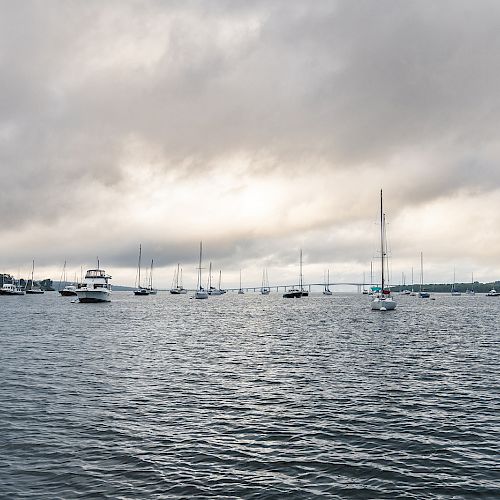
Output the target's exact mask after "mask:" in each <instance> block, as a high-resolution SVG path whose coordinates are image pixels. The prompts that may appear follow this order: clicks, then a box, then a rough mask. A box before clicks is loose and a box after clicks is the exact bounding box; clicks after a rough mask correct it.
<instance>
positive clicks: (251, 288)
mask: <svg viewBox="0 0 500 500" xmlns="http://www.w3.org/2000/svg"><path fill="white" fill-rule="evenodd" d="M325 285H326V286H328V288H330V287H334V286H355V287H356V288H357V291H358V293H361V292H362V291H363V289H364V288H367V287H371V286H380V285H378V284H376V283H357V282H351V281H342V282H335V283H304V284H303V285H302V288H304V289H306V290H307V291H308V292H311V291H312V290H311V289H312V287H321V289H323V288H324V287H325ZM262 288H264V287H263V286H262V285H259V286H242V287H241V289H242V290H243V291H244V292H260V290H261V289H262ZM267 288H269V290H276V291H277V292H279V291H280V290H283V291H286V290H289V289H291V288H300V284H297V283H292V284H289V285H269V287H267ZM224 290H226V291H227V292H238V291H239V290H240V289H239V288H224Z"/></svg>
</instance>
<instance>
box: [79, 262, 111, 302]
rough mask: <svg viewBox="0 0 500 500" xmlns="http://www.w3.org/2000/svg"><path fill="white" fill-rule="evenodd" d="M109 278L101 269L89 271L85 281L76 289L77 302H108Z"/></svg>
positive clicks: (109, 293) (109, 294)
mask: <svg viewBox="0 0 500 500" xmlns="http://www.w3.org/2000/svg"><path fill="white" fill-rule="evenodd" d="M110 280H111V276H109V275H107V274H106V271H103V270H102V269H89V270H88V271H87V273H86V274H85V281H84V282H83V284H82V286H81V287H80V288H77V289H76V295H77V296H78V301H79V302H110V301H111V283H110V282H109V281H110Z"/></svg>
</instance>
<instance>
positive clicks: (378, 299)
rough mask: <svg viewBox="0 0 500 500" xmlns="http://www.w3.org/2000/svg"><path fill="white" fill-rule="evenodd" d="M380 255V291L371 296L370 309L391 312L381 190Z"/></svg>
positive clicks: (391, 304) (392, 300) (394, 305)
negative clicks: (387, 284)
mask: <svg viewBox="0 0 500 500" xmlns="http://www.w3.org/2000/svg"><path fill="white" fill-rule="evenodd" d="M380 253H381V266H380V267H381V286H380V291H379V292H378V293H377V294H376V295H374V296H373V299H372V303H371V309H372V311H392V310H393V309H396V301H395V300H394V299H393V298H392V296H391V290H390V288H388V287H386V278H385V267H386V265H387V258H388V255H387V241H386V228H385V214H384V205H383V196H382V190H380Z"/></svg>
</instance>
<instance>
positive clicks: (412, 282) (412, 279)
mask: <svg viewBox="0 0 500 500" xmlns="http://www.w3.org/2000/svg"><path fill="white" fill-rule="evenodd" d="M411 291H412V292H413V266H412V267H411Z"/></svg>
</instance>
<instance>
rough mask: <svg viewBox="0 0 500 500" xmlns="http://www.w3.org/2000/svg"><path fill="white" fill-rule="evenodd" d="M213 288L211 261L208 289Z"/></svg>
mask: <svg viewBox="0 0 500 500" xmlns="http://www.w3.org/2000/svg"><path fill="white" fill-rule="evenodd" d="M211 288H212V263H211V262H210V266H209V269H208V289H209V290H210V289H211Z"/></svg>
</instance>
